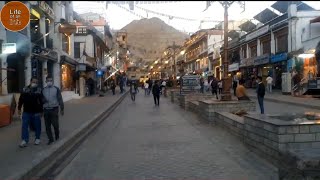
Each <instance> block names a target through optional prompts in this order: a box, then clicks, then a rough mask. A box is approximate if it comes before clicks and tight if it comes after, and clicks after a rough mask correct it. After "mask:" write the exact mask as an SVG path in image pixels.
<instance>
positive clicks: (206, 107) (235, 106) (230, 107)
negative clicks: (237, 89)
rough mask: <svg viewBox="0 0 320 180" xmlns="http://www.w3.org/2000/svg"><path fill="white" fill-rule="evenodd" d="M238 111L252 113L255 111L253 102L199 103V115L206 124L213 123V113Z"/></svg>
mask: <svg viewBox="0 0 320 180" xmlns="http://www.w3.org/2000/svg"><path fill="white" fill-rule="evenodd" d="M239 110H245V111H247V112H254V111H255V110H256V103H255V102H253V101H219V100H201V101H199V114H200V116H201V118H203V119H204V120H206V121H208V122H214V118H215V112H234V111H239Z"/></svg>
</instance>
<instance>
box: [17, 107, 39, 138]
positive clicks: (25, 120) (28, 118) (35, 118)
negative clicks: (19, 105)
mask: <svg viewBox="0 0 320 180" xmlns="http://www.w3.org/2000/svg"><path fill="white" fill-rule="evenodd" d="M29 123H33V125H34V127H35V132H36V139H40V134H41V115H40V113H36V114H34V113H26V112H24V113H23V114H22V134H21V139H22V140H25V141H26V142H27V143H28V142H29Z"/></svg>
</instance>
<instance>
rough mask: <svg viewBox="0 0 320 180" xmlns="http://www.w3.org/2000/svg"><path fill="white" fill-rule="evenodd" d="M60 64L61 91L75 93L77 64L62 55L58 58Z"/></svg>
mask: <svg viewBox="0 0 320 180" xmlns="http://www.w3.org/2000/svg"><path fill="white" fill-rule="evenodd" d="M60 64H61V74H60V76H61V90H62V91H76V68H77V62H76V61H75V60H73V59H72V58H70V57H68V56H66V55H62V56H60Z"/></svg>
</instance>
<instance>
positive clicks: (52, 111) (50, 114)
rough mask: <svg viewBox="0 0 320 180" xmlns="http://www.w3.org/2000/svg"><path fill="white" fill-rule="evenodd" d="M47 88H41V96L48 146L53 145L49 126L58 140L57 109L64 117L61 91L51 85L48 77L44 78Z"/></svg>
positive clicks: (51, 79)
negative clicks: (42, 98)
mask: <svg viewBox="0 0 320 180" xmlns="http://www.w3.org/2000/svg"><path fill="white" fill-rule="evenodd" d="M46 83H47V86H46V87H45V88H43V91H42V94H43V97H44V105H43V108H44V120H45V125H46V132H47V136H48V139H49V141H48V145H50V144H52V143H53V136H52V131H51V125H52V126H53V129H54V134H55V139H56V140H58V139H59V133H60V132H59V107H60V114H61V115H62V116H63V115H64V103H63V99H62V95H61V91H60V89H59V88H58V87H56V86H54V85H53V78H52V77H50V76H48V77H47V78H46Z"/></svg>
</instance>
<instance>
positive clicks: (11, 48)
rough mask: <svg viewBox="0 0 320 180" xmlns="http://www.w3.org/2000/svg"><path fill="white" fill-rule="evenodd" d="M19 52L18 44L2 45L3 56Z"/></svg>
mask: <svg viewBox="0 0 320 180" xmlns="http://www.w3.org/2000/svg"><path fill="white" fill-rule="evenodd" d="M16 52H17V44H16V43H3V44H2V54H12V53H16Z"/></svg>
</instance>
